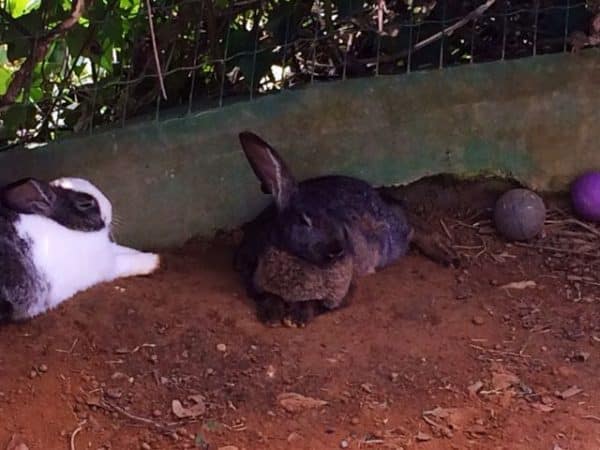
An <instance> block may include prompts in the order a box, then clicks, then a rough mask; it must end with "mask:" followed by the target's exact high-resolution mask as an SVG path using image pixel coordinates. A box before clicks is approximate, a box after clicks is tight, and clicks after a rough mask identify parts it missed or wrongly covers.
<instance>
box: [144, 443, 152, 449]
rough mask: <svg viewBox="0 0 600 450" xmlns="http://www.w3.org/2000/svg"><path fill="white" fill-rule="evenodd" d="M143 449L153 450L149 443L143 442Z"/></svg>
mask: <svg viewBox="0 0 600 450" xmlns="http://www.w3.org/2000/svg"><path fill="white" fill-rule="evenodd" d="M142 449H143V450H151V449H152V447H150V444H148V443H147V442H142Z"/></svg>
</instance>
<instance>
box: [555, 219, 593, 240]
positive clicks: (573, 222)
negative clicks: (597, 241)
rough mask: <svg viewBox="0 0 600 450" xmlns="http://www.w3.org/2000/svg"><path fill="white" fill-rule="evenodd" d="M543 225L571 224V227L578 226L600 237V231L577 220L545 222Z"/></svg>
mask: <svg viewBox="0 0 600 450" xmlns="http://www.w3.org/2000/svg"><path fill="white" fill-rule="evenodd" d="M544 223H547V224H551V225H552V224H560V223H571V224H573V225H579V226H580V227H581V228H583V229H585V230H587V231H589V232H590V233H592V234H594V235H596V236H598V237H600V231H598V230H597V229H596V228H595V227H593V226H591V225H588V224H587V223H585V222H582V221H581V220H577V219H573V218H569V219H562V220H546V221H545V222H544Z"/></svg>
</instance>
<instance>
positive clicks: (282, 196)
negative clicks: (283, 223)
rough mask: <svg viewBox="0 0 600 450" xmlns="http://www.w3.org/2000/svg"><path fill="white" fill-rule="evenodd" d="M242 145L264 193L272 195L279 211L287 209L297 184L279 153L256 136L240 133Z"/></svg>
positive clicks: (245, 132)
mask: <svg viewBox="0 0 600 450" xmlns="http://www.w3.org/2000/svg"><path fill="white" fill-rule="evenodd" d="M239 137H240V143H241V144H242V149H243V150H244V153H245V154H246V158H248V161H249V162H250V166H252V170H253V171H254V173H255V174H256V176H257V177H258V179H259V180H260V181H261V187H262V190H263V192H264V193H266V194H271V195H273V197H274V198H275V203H276V204H277V207H278V208H279V209H285V208H286V207H287V206H288V204H289V201H290V198H291V197H292V195H293V194H294V192H296V188H297V184H296V180H295V179H294V176H293V175H292V172H290V170H289V169H288V168H287V166H286V165H285V163H284V162H283V159H281V157H280V156H279V154H277V152H276V151H275V150H274V149H273V148H272V147H271V146H270V145H269V144H267V143H266V142H265V141H263V140H262V139H261V138H260V137H258V136H257V135H256V134H254V133H251V132H249V131H244V132H242V133H240V135H239Z"/></svg>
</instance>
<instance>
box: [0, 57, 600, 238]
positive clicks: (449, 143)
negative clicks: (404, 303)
mask: <svg viewBox="0 0 600 450" xmlns="http://www.w3.org/2000/svg"><path fill="white" fill-rule="evenodd" d="M599 124H600V51H598V50H588V51H584V52H581V53H580V54H577V55H570V54H564V55H549V56H540V57H536V58H527V59H521V60H516V61H505V62H497V63H489V64H478V65H473V66H462V67H457V68H451V69H445V70H441V71H432V72H418V73H412V74H410V75H402V76H382V77H378V78H370V79H356V80H349V81H344V82H331V83H322V84H315V85H313V86H311V87H309V88H306V89H303V90H296V91H289V92H283V93H281V94H278V95H273V96H269V97H264V98H261V99H259V100H255V101H253V102H244V103H237V104H233V105H229V106H226V107H224V108H222V109H218V110H213V111H210V112H206V113H201V114H197V115H193V116H189V117H186V118H180V119H172V120H165V121H162V122H153V123H146V124H141V125H139V124H138V125H135V126H133V125H132V126H129V127H126V128H122V129H116V130H113V131H108V132H104V133H102V134H98V135H94V136H85V137H79V138H73V139H69V140H64V141H62V142H56V143H52V144H51V145H48V146H46V147H43V148H41V149H37V150H22V149H15V150H11V151H9V152H5V153H2V154H0V180H3V181H5V180H6V181H8V180H12V179H15V178H18V177H22V176H37V177H42V178H53V177H57V176H62V175H76V176H82V177H86V178H89V179H91V180H92V181H94V182H95V183H97V184H98V185H99V186H100V187H101V188H102V189H103V190H104V191H105V192H106V193H107V195H108V196H109V197H110V198H111V199H112V200H113V203H114V205H115V208H116V212H117V214H118V215H119V216H120V217H121V219H122V220H123V225H122V227H121V228H120V229H119V233H118V236H119V237H120V238H121V240H122V241H123V242H125V243H130V244H134V245H138V246H141V247H155V248H156V247H164V246H170V245H177V244H180V243H182V242H184V241H185V240H187V239H188V238H190V237H191V236H193V235H195V234H201V235H210V234H212V233H213V232H214V231H215V230H216V229H219V228H230V227H234V226H236V225H239V224H240V223H242V222H243V221H244V220H247V219H249V218H250V217H252V216H253V215H254V214H256V212H257V211H258V209H259V207H260V206H262V205H263V204H264V203H265V201H266V198H265V196H263V195H261V194H260V191H259V185H258V183H257V182H256V181H255V179H254V178H253V174H252V173H251V171H250V169H249V166H248V164H247V163H246V161H245V159H244V157H243V154H242V152H241V150H240V148H239V144H238V140H237V133H238V132H239V131H240V130H243V129H251V130H254V131H256V132H257V133H259V134H261V135H262V136H263V137H264V138H265V139H267V140H268V141H270V142H271V143H272V144H273V145H274V146H275V147H276V148H277V149H279V150H280V152H281V153H282V154H283V156H284V157H285V158H286V159H287V160H288V163H289V165H290V166H291V167H292V168H293V169H294V170H295V171H296V173H297V175H298V177H299V178H304V177H308V176H312V175H317V174H325V173H334V172H335V173H343V174H349V175H355V176H359V177H362V178H365V179H367V180H369V181H371V182H373V183H374V184H377V185H390V184H403V183H407V182H411V181H414V180H416V179H419V178H421V177H423V176H426V175H432V174H436V173H454V174H457V175H477V174H481V173H485V172H493V173H496V174H504V175H509V176H513V177H515V178H517V179H519V180H521V181H522V182H524V183H525V184H528V185H530V186H532V187H534V188H536V189H544V190H547V189H549V190H557V189H564V188H566V187H567V186H568V183H569V181H570V180H571V179H572V178H573V177H574V176H575V175H576V174H578V173H580V172H581V171H582V170H585V169H588V168H591V167H596V168H600V125H599Z"/></svg>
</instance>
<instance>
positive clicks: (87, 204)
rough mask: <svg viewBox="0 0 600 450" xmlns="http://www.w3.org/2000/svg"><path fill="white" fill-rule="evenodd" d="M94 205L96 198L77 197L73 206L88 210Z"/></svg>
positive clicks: (80, 209)
mask: <svg viewBox="0 0 600 450" xmlns="http://www.w3.org/2000/svg"><path fill="white" fill-rule="evenodd" d="M95 206H96V200H94V199H91V198H90V199H87V198H85V199H78V200H76V201H75V207H76V208H77V209H78V210H79V211H88V210H90V209H92V208H94V207H95Z"/></svg>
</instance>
